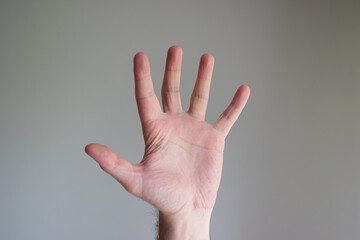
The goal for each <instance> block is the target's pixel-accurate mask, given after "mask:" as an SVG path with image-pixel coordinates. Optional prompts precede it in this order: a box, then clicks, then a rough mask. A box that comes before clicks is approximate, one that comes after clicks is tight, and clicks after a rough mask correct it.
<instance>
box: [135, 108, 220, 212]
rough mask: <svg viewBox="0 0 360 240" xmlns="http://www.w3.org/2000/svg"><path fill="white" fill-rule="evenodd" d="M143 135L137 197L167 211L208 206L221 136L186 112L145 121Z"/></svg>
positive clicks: (214, 190)
mask: <svg viewBox="0 0 360 240" xmlns="http://www.w3.org/2000/svg"><path fill="white" fill-rule="evenodd" d="M144 136H145V143H146V150H145V154H144V158H143V161H142V162H141V167H142V179H143V180H142V183H143V186H142V193H141V198H143V199H144V200H146V201H147V202H149V203H151V204H153V205H154V206H155V207H157V208H158V209H160V210H162V211H164V212H169V213H174V212H179V211H180V210H183V209H184V208H188V207H192V208H204V209H208V208H212V207H213V205H214V204H215V199H216V193H217V189H218V187H219V183H220V177H221V168H222V155H223V148H224V138H223V136H222V135H220V133H219V132H218V131H217V130H216V129H214V128H213V127H212V126H211V125H210V124H208V123H206V122H202V121H198V120H197V119H194V118H193V117H191V116H189V115H188V114H187V113H181V114H175V115H170V116H168V115H165V116H163V117H161V119H158V120H156V121H154V122H150V123H148V124H146V125H145V127H144Z"/></svg>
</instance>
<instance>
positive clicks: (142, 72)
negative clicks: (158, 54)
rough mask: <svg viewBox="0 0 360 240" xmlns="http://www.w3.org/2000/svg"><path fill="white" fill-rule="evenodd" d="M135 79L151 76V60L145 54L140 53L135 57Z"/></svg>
mask: <svg viewBox="0 0 360 240" xmlns="http://www.w3.org/2000/svg"><path fill="white" fill-rule="evenodd" d="M134 73H135V77H136V78H137V77H140V78H141V77H145V76H147V75H149V74H150V64H149V59H148V57H147V56H146V54H145V53H144V52H138V53H136V54H135V56H134Z"/></svg>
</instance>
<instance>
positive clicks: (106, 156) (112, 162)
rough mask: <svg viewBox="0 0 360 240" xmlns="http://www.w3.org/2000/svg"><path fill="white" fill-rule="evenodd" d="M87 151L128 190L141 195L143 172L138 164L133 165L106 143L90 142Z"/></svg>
mask: <svg viewBox="0 0 360 240" xmlns="http://www.w3.org/2000/svg"><path fill="white" fill-rule="evenodd" d="M85 152H86V153H87V154H88V155H89V156H90V157H92V158H93V159H95V161H96V162H97V163H98V164H99V165H100V167H101V168H102V169H103V170H104V171H105V172H107V173H108V174H110V175H111V176H112V177H114V178H115V179H116V180H117V181H119V182H120V183H121V185H123V186H124V188H125V189H126V190H127V191H129V192H130V193H132V194H134V195H135V196H140V195H141V192H142V186H141V172H140V169H139V167H138V166H137V165H133V164H131V163H129V162H128V161H126V160H125V159H123V158H121V157H119V156H118V155H117V154H116V153H115V152H114V151H112V150H111V149H110V148H108V147H106V146H104V145H100V144H96V143H91V144H88V145H87V146H86V147H85Z"/></svg>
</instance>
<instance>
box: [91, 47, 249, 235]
mask: <svg viewBox="0 0 360 240" xmlns="http://www.w3.org/2000/svg"><path fill="white" fill-rule="evenodd" d="M181 62H182V49H181V48H180V47H179V46H173V47H171V48H170V49H169V50H168V55H167V60H166V69H165V75H164V81H163V85H162V90H161V95H162V103H163V111H162V110H161V107H160V104H159V102H158V99H157V97H156V95H155V93H154V89H153V84H152V80H151V76H150V65H149V61H148V58H147V56H146V55H145V54H144V53H142V52H140V53H137V54H136V55H135V57H134V75H135V95H136V101H137V106H138V110H139V115H140V119H141V124H142V130H143V135H144V140H145V153H144V157H143V159H142V161H141V162H140V163H139V164H131V163H129V162H128V161H126V160H125V159H123V158H121V157H120V156H118V155H117V154H116V153H114V152H113V151H112V150H111V149H109V148H108V147H106V146H103V145H99V144H89V145H87V146H86V148H85V151H86V153H88V154H89V155H90V156H91V157H92V158H94V159H95V160H96V161H97V162H98V163H99V165H100V167H101V168H102V169H103V170H104V171H105V172H107V173H108V174H110V175H111V176H113V177H114V178H115V179H116V180H117V181H119V182H120V183H121V184H122V185H123V186H124V187H125V189H126V190H127V191H129V192H130V193H132V194H133V195H135V196H137V197H139V198H141V199H143V200H145V201H147V202H148V203H150V204H152V205H153V206H155V207H156V208H157V209H159V212H160V217H161V216H163V217H164V219H168V220H169V221H168V222H171V221H173V220H174V221H176V219H177V220H179V216H182V217H184V216H193V215H196V214H199V213H200V215H204V216H205V215H206V216H209V217H210V215H211V211H212V209H213V207H214V204H215V200H216V195H217V191H218V188H219V184H220V178H221V171H222V164H223V151H224V143H225V138H226V136H227V134H228V132H229V131H230V128H231V127H232V125H233V124H234V122H235V121H236V119H237V118H238V116H239V115H240V113H241V111H242V109H243V108H244V106H245V104H246V102H247V99H248V97H249V94H250V89H249V87H248V86H246V85H242V86H240V88H239V89H238V90H237V92H236V93H235V96H234V98H233V100H232V102H231V104H230V105H229V107H228V108H227V109H226V110H225V111H224V112H223V113H222V114H221V116H220V117H219V118H218V120H217V121H216V122H215V123H213V124H211V123H207V122H205V121H204V119H205V112H206V108H207V102H208V97H209V89H210V80H211V76H212V72H213V66H214V57H213V56H212V55H210V54H204V55H203V56H202V57H201V59H200V65H199V70H198V76H197V80H196V84H195V88H194V90H193V93H192V96H191V103H190V107H189V110H188V111H187V112H184V111H183V109H182V106H181V100H180V93H179V84H180V71H181ZM169 239H170V238H169Z"/></svg>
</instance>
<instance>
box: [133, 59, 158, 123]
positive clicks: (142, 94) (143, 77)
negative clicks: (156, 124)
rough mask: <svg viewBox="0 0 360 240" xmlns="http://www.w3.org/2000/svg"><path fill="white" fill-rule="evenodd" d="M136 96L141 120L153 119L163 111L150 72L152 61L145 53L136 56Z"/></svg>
mask: <svg viewBox="0 0 360 240" xmlns="http://www.w3.org/2000/svg"><path fill="white" fill-rule="evenodd" d="M134 77H135V96H136V103H137V106H138V110H139V116H140V119H141V122H142V123H144V122H146V121H149V120H153V119H155V118H156V117H158V116H159V114H160V113H161V107H160V103H159V101H158V99H157V97H156V95H155V92H154V87H153V83H152V80H151V74H150V63H149V60H148V58H147V56H146V54H145V53H143V52H139V53H137V54H136V55H135V57H134Z"/></svg>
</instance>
